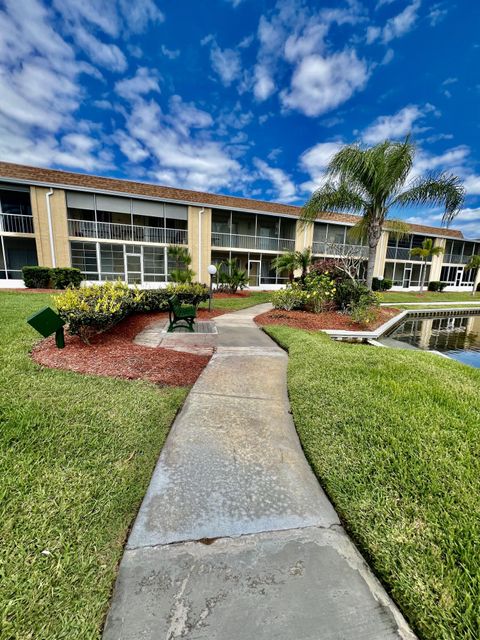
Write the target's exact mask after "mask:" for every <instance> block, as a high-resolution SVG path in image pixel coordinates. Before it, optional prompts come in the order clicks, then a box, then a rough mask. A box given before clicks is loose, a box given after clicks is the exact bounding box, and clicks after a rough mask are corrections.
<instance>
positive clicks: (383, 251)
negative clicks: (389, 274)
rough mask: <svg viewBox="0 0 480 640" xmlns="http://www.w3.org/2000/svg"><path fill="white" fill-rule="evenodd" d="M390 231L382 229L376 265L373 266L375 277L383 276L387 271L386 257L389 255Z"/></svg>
mask: <svg viewBox="0 0 480 640" xmlns="http://www.w3.org/2000/svg"><path fill="white" fill-rule="evenodd" d="M387 246H388V231H382V235H381V236H380V240H379V241H378V244H377V253H376V255H375V266H374V268H373V276H374V277H375V278H383V274H384V272H385V259H386V257H387Z"/></svg>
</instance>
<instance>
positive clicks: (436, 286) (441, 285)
mask: <svg viewBox="0 0 480 640" xmlns="http://www.w3.org/2000/svg"><path fill="white" fill-rule="evenodd" d="M446 286H447V283H446V282H440V281H439V280H432V281H431V282H429V283H428V290H429V291H443V290H444V289H445V287H446Z"/></svg>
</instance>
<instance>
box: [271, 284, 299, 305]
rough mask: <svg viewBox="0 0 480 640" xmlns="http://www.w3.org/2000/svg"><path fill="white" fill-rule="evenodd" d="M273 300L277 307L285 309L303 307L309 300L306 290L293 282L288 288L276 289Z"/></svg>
mask: <svg viewBox="0 0 480 640" xmlns="http://www.w3.org/2000/svg"><path fill="white" fill-rule="evenodd" d="M271 300H272V304H273V306H274V308H275V309H283V310H284V311H292V309H301V308H302V307H303V305H304V304H305V302H306V300H307V298H306V291H304V290H303V289H302V288H301V287H300V286H298V285H297V284H295V283H292V284H291V285H290V286H288V287H287V288H286V289H280V290H279V291H274V292H273V293H272V298H271Z"/></svg>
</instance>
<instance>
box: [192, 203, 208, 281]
mask: <svg viewBox="0 0 480 640" xmlns="http://www.w3.org/2000/svg"><path fill="white" fill-rule="evenodd" d="M202 209H203V213H201V211H202ZM188 250H189V252H190V255H191V256H192V266H191V268H192V269H193V271H195V280H196V281H197V282H202V283H203V284H208V283H209V281H210V276H209V273H208V270H207V269H208V265H209V264H210V263H211V261H212V210H211V209H208V208H206V207H205V208H203V207H188Z"/></svg>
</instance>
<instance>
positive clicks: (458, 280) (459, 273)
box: [455, 267, 463, 287]
mask: <svg viewBox="0 0 480 640" xmlns="http://www.w3.org/2000/svg"><path fill="white" fill-rule="evenodd" d="M462 281H463V267H458V269H457V274H456V276H455V286H456V287H459V286H460V285H461V284H462Z"/></svg>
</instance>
